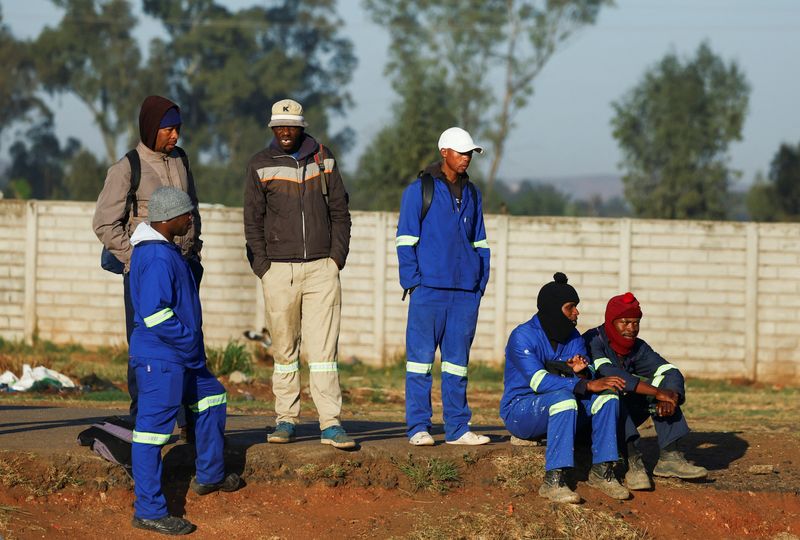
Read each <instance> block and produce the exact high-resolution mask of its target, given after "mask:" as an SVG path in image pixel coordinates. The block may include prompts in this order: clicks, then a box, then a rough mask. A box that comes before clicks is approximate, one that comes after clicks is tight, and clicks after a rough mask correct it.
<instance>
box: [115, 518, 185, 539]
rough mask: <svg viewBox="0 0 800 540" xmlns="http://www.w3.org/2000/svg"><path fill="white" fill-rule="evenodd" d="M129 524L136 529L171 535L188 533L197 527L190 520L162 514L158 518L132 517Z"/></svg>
mask: <svg viewBox="0 0 800 540" xmlns="http://www.w3.org/2000/svg"><path fill="white" fill-rule="evenodd" d="M131 525H133V526H134V527H136V528H137V529H144V530H146V531H153V532H157V533H161V534H169V535H172V536H180V535H183V534H189V533H191V532H194V530H195V529H197V527H195V526H194V525H193V524H192V523H191V522H189V521H187V520H185V519H183V518H179V517H175V516H164V517H162V518H159V519H141V518H137V517H134V518H133V521H131Z"/></svg>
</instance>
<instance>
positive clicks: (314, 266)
mask: <svg viewBox="0 0 800 540" xmlns="http://www.w3.org/2000/svg"><path fill="white" fill-rule="evenodd" d="M261 285H262V287H263V289H264V304H265V307H266V322H267V328H268V329H269V332H270V336H271V337H272V354H273V357H274V358H275V370H274V371H273V373H272V391H273V393H274V394H275V413H276V414H277V422H291V423H293V424H294V423H297V418H298V416H300V373H299V370H300V349H301V344H302V350H303V356H304V357H305V359H306V360H307V361H308V367H309V371H310V372H311V373H310V377H309V378H310V384H311V397H312V399H313V400H314V405H315V406H316V408H317V413H318V414H319V424H320V429H326V428H329V427H331V426H335V425H339V424H340V422H339V415H340V414H341V410H342V392H341V389H340V388H339V371H338V367H337V359H338V357H337V346H338V341H339V323H340V320H341V298H342V289H341V284H340V282H339V268H338V267H337V266H336V263H335V262H334V261H333V259H330V258H325V259H317V260H315V261H310V262H302V263H284V262H273V263H272V264H271V265H270V268H269V270H267V273H266V274H264V277H263V278H261Z"/></svg>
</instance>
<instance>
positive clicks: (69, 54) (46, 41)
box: [32, 0, 161, 163]
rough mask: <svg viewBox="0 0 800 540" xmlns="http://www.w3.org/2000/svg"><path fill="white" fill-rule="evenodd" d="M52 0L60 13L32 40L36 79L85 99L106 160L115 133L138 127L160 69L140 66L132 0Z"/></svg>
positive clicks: (113, 152) (129, 134) (125, 134)
mask: <svg viewBox="0 0 800 540" xmlns="http://www.w3.org/2000/svg"><path fill="white" fill-rule="evenodd" d="M52 1H53V3H54V4H55V5H56V6H58V7H60V8H62V9H64V17H63V18H62V19H61V21H60V22H59V24H58V26H56V27H55V28H51V27H46V28H45V29H44V30H42V32H41V34H39V36H38V37H37V38H36V41H35V42H34V44H33V48H32V51H33V58H34V61H35V65H36V72H37V74H38V76H39V80H40V82H41V84H42V86H43V88H44V89H45V90H46V91H47V92H49V93H50V94H72V95H74V96H75V97H76V98H78V99H79V100H80V101H81V102H82V103H83V104H84V105H86V107H87V108H88V109H89V111H90V113H91V115H92V120H93V121H94V123H95V125H96V126H97V128H98V129H99V130H100V134H101V136H102V138H103V143H104V146H105V151H106V160H107V161H108V162H112V163H113V162H114V161H116V160H117V159H118V157H119V156H118V155H117V142H118V141H119V139H120V138H123V139H124V140H125V142H128V141H130V140H132V139H133V138H134V134H136V133H138V129H137V125H136V123H135V120H136V118H137V114H138V107H139V104H140V103H141V101H142V99H143V98H144V95H146V92H147V91H148V90H151V89H154V88H157V87H158V86H159V85H158V82H159V81H160V80H161V79H160V78H159V77H160V73H159V72H158V71H153V70H149V71H148V70H145V69H144V68H143V67H142V66H141V60H142V54H141V52H140V51H139V45H138V43H137V42H136V39H135V38H134V37H133V35H132V32H133V29H134V27H135V26H136V18H135V17H134V16H133V13H132V7H131V4H130V2H128V1H126V0H104V1H102V2H98V1H95V0H52Z"/></svg>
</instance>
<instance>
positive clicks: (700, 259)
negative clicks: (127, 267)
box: [0, 200, 800, 383]
mask: <svg viewBox="0 0 800 540" xmlns="http://www.w3.org/2000/svg"><path fill="white" fill-rule="evenodd" d="M93 212H94V204H93V203H78V202H63V201H26V202H20V201H8V200H6V201H0V337H3V338H4V339H11V340H18V339H27V340H31V339H32V338H33V336H34V334H38V336H39V337H40V338H41V339H46V340H51V341H54V342H56V343H70V342H72V343H81V344H84V345H90V346H91V345H114V344H119V343H123V342H124V340H125V335H124V314H123V305H122V278H121V276H118V275H114V274H110V273H108V272H106V271H104V270H102V269H101V268H100V266H99V257H100V249H101V246H100V243H99V242H98V241H97V238H96V237H95V235H94V233H93V232H92V228H91V220H92V214H93ZM201 214H202V218H203V237H202V238H203V242H204V244H203V265H204V267H205V276H204V278H203V283H202V286H201V293H200V296H201V299H202V301H203V312H204V332H205V336H206V341H207V343H208V344H209V345H214V346H219V345H224V344H225V343H226V342H227V341H228V340H229V339H238V338H239V337H240V336H241V335H242V332H243V331H244V330H248V329H260V328H261V327H262V326H263V321H264V316H263V299H262V298H261V289H260V283H259V282H258V280H257V278H256V277H255V276H254V275H253V274H252V272H251V271H250V268H249V266H248V264H247V260H246V258H245V250H244V235H243V228H242V210H241V209H240V208H224V207H216V206H204V205H201ZM486 222H487V223H486V226H487V236H488V239H489V244H490V247H491V249H492V270H491V279H490V280H489V286H488V288H487V291H486V295H485V296H484V298H483V300H482V303H481V311H480V316H479V319H478V328H477V331H476V334H475V341H474V344H473V348H472V359H473V360H475V361H502V358H503V349H504V347H505V341H506V338H507V337H508V334H509V333H510V332H511V330H513V329H514V327H515V326H516V325H517V324H519V323H521V322H523V321H526V320H528V319H529V318H530V317H531V316H532V315H533V313H534V312H535V311H536V294H537V292H538V290H539V288H540V287H541V286H542V284H544V283H545V282H547V281H549V280H551V279H552V275H553V273H554V272H556V271H563V272H565V273H566V274H567V275H568V276H569V279H570V283H571V284H572V285H574V286H575V288H576V289H577V290H578V293H579V294H580V297H581V304H580V306H579V308H580V310H581V316H580V322H579V329H580V330H586V329H588V328H590V327H592V326H596V325H598V324H600V323H601V322H602V320H603V310H604V308H605V303H606V301H607V300H608V298H609V297H610V296H612V295H615V294H619V293H620V292H625V291H627V290H631V291H633V292H634V293H635V294H636V296H637V297H638V298H639V300H640V301H641V302H642V307H643V310H644V319H643V322H642V331H641V337H642V338H643V339H645V340H647V341H648V342H649V343H650V344H651V345H652V346H653V347H654V348H655V349H656V350H657V351H659V352H660V353H661V354H662V355H663V356H664V357H666V358H667V359H669V360H670V361H671V362H673V363H675V364H677V365H678V366H679V367H681V369H683V371H684V372H685V373H687V374H688V375H692V376H702V377H715V378H731V377H743V378H748V379H758V380H764V381H776V382H792V383H797V382H800V342H799V340H800V309H798V307H800V227H797V226H796V225H792V224H787V223H780V224H755V223H734V222H708V221H666V220H632V219H595V218H554V217H510V216H497V215H491V216H487V218H486ZM396 224H397V215H396V214H394V213H389V212H353V230H352V239H351V246H350V256H349V258H348V260H347V266H346V267H345V269H344V270H343V271H342V273H341V281H342V302H343V305H342V330H341V336H340V339H339V351H340V357H341V358H343V359H349V358H358V359H359V360H361V361H364V362H368V363H381V362H383V361H386V360H388V359H391V358H393V357H396V356H397V355H400V354H402V352H403V348H404V339H405V321H406V312H407V309H408V304H407V302H403V301H401V296H402V290H401V289H400V285H399V284H398V280H397V257H396V256H395V248H394V235H395V228H396Z"/></svg>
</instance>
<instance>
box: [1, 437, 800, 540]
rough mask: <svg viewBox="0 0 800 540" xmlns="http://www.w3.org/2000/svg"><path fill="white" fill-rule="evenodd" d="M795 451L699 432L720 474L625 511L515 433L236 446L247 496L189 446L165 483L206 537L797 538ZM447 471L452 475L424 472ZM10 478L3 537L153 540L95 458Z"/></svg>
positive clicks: (671, 483)
mask: <svg viewBox="0 0 800 540" xmlns="http://www.w3.org/2000/svg"><path fill="white" fill-rule="evenodd" d="M397 426H398V427H401V425H400V424H399V423H398V424H397ZM0 428H2V425H1V424H0ZM644 435H645V437H644V442H645V445H644V446H645V451H646V455H647V456H648V457H649V458H651V459H647V460H646V461H648V464H649V465H650V466H652V465H653V461H654V459H652V458H654V455H653V452H654V451H655V439H654V437H653V436H654V433H653V432H652V429H649V430H645V431H644ZM437 438H439V439H441V436H439V437H437ZM401 442H402V441H401ZM797 443H798V438H797V436H796V434H795V433H789V432H782V431H774V430H768V431H753V432H748V433H745V432H726V431H704V430H703V429H702V426H700V427H699V429H698V430H696V431H695V432H694V433H692V435H691V436H690V437H689V440H688V441H687V448H688V451H687V456H688V457H689V459H691V460H693V461H695V462H697V463H699V464H702V465H704V466H706V467H708V468H709V470H710V471H711V474H710V477H709V478H708V479H707V480H706V481H703V482H697V483H688V482H681V481H677V480H671V479H670V480H664V479H656V489H655V490H653V491H650V492H635V495H634V497H633V498H632V499H631V500H628V501H624V502H620V501H613V500H611V499H608V498H607V497H605V496H603V495H602V494H600V493H598V492H595V491H594V490H592V489H591V488H588V487H587V486H586V485H585V484H584V483H583V482H582V481H578V483H577V490H578V493H579V494H580V495H581V496H582V497H583V498H584V502H583V503H582V504H581V505H578V506H574V507H572V506H567V507H557V506H555V505H553V504H551V503H549V502H547V501H545V500H543V499H541V498H539V497H538V496H537V494H536V490H537V489H538V486H539V483H540V481H541V474H542V464H543V459H544V458H543V452H544V449H543V448H541V447H538V448H517V447H512V446H510V444H508V442H507V439H506V438H505V437H493V443H492V444H491V445H487V446H485V447H480V448H469V449H465V448H463V447H452V446H448V445H437V446H436V447H433V448H424V449H413V451H408V450H406V448H404V447H397V448H399V449H397V448H395V447H388V448H383V447H382V448H379V449H375V448H373V447H367V446H366V445H365V446H363V447H362V448H361V450H360V451H356V452H339V451H335V450H333V449H329V448H326V447H321V445H319V446H318V445H314V446H313V447H310V446H309V448H311V449H312V450H313V451H303V452H297V451H294V450H293V447H292V446H291V445H286V446H281V447H277V448H276V447H275V446H274V445H272V446H270V445H266V444H257V445H253V446H251V447H250V448H248V449H242V448H238V447H236V448H232V449H230V448H229V450H228V451H227V453H226V462H227V464H228V468H229V469H232V470H237V471H239V472H241V474H242V475H243V477H244V478H245V479H246V480H247V483H248V484H247V486H246V487H245V488H243V489H242V490H240V491H239V492H236V493H214V494H211V495H208V496H206V497H200V496H197V495H196V494H194V493H193V492H191V491H189V490H188V483H189V479H190V477H191V474H192V466H191V463H192V457H193V453H192V452H193V451H192V449H191V447H190V446H188V445H184V444H175V445H172V446H170V447H168V449H167V450H166V452H165V458H164V461H165V478H164V481H165V493H166V494H167V496H168V500H169V506H170V510H171V511H172V512H173V513H175V514H185V515H186V517H187V518H188V519H190V520H191V521H192V522H193V523H195V524H196V525H197V526H198V530H197V531H196V532H195V533H194V534H193V536H194V537H196V538H218V537H220V536H222V537H227V538H242V539H244V538H247V539H251V538H297V537H300V538H325V537H335V536H343V535H347V536H350V537H357V538H373V537H378V538H390V537H396V538H586V539H588V538H676V537H677V538H772V539H781V540H788V539H792V538H800V452H798V450H797ZM443 464H444V465H448V466H450V467H452V469H455V471H456V472H455V475H450V476H448V475H440V476H438V477H437V476H436V474H435V473H434V474H432V475H429V476H427V477H426V476H425V474H424V473H425V472H426V471H430V470H435V467H436V466H437V465H443ZM450 472H452V470H451V471H450ZM415 474H417V476H415ZM580 474H581V473H580V472H579V473H577V474H576V476H577V477H578V478H576V480H580ZM583 474H584V478H585V467H584V472H583ZM0 479H1V480H2V482H3V485H4V487H3V489H2V490H0V536H3V537H4V538H5V539H15V538H18V539H27V538H98V537H107V536H108V533H110V532H112V531H113V535H114V536H115V537H117V538H120V539H122V538H148V537H153V535H152V534H150V533H145V532H142V531H137V530H134V529H132V528H131V527H130V525H129V522H130V517H131V514H132V508H131V505H132V504H133V491H132V485H131V482H130V481H129V480H128V478H127V477H126V476H125V474H124V473H123V472H122V470H121V469H120V468H118V467H116V466H111V465H108V464H106V463H105V462H103V461H101V460H99V458H94V457H93V456H92V455H91V454H89V453H88V452H86V453H81V452H80V451H78V452H74V453H72V452H71V453H70V455H69V456H67V457H64V456H60V457H58V456H56V457H53V456H44V455H38V454H35V453H26V452H11V451H8V452H0ZM426 481H427V484H426ZM415 482H416V483H415Z"/></svg>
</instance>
